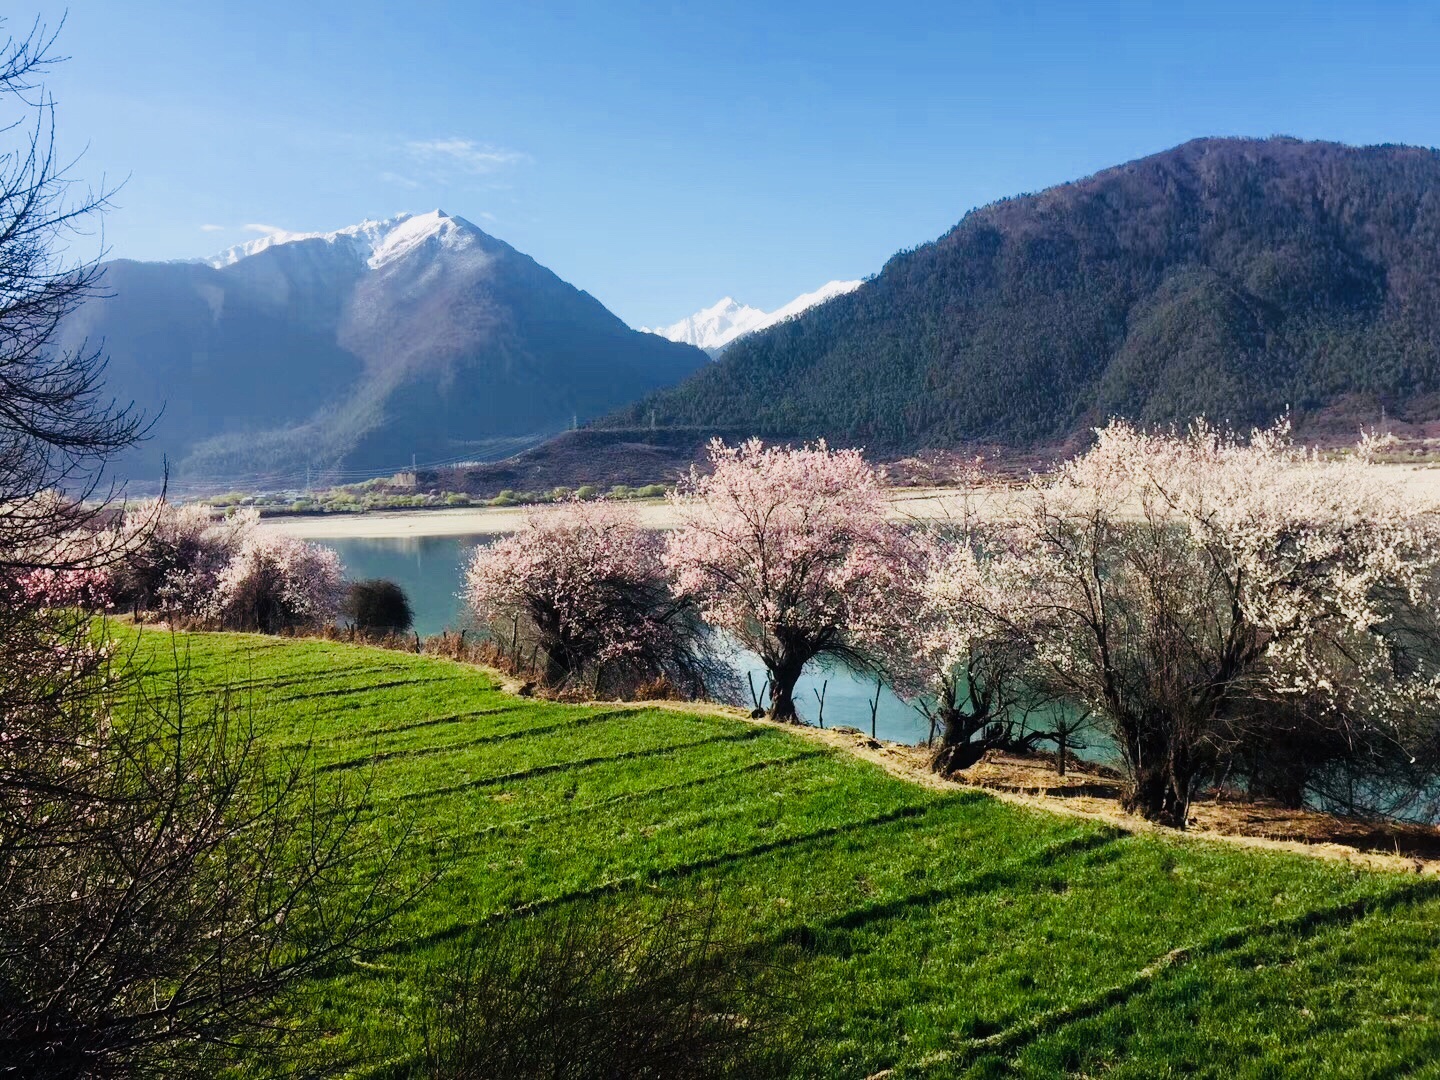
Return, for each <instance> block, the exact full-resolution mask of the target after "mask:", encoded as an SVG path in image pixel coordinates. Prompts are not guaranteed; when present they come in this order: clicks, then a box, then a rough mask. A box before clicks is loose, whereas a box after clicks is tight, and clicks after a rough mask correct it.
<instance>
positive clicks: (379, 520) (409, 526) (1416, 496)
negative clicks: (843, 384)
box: [261, 465, 1440, 540]
mask: <svg viewBox="0 0 1440 1080" xmlns="http://www.w3.org/2000/svg"><path fill="white" fill-rule="evenodd" d="M1378 468H1380V469H1381V470H1383V472H1384V474H1385V478H1386V480H1387V481H1389V482H1391V483H1394V484H1395V485H1396V486H1397V488H1398V489H1399V491H1400V492H1401V494H1402V495H1403V497H1404V498H1406V499H1407V500H1409V501H1411V502H1413V503H1418V504H1421V505H1424V506H1427V507H1431V508H1440V467H1433V466H1430V467H1427V466H1417V465H1381V466H1378ZM1006 496H1007V493H1005V492H1002V491H995V492H980V493H978V496H977V493H974V492H971V493H966V492H962V491H960V490H958V489H955V488H897V489H895V491H894V492H893V493H892V495H891V497H890V505H891V513H892V516H894V517H896V518H912V519H919V520H934V519H937V518H945V517H954V516H957V514H958V513H959V510H960V507H961V504H962V502H963V501H964V500H965V499H966V498H967V497H971V498H975V497H978V498H979V500H980V501H981V502H982V504H983V503H984V502H985V501H986V500H992V499H993V500H1004V499H1005V498H1006ZM628 505H630V506H632V507H633V508H634V510H635V512H636V514H637V515H638V516H639V519H640V524H642V525H644V526H647V527H649V528H652V529H669V528H673V527H674V526H675V524H676V513H675V509H674V508H673V507H672V506H670V504H669V503H667V502H665V501H663V500H660V499H653V500H652V499H645V500H637V501H635V502H633V503H629V504H628ZM527 512H528V510H527V508H526V507H523V506H503V507H502V506H496V507H488V506H487V507H466V508H463V509H458V510H393V511H392V510H373V511H370V512H369V513H363V514H307V515H301V516H295V517H270V518H265V519H264V521H263V522H262V523H261V525H262V527H263V528H266V529H273V530H274V531H276V532H283V533H287V534H289V535H290V536H297V537H300V538H301V539H304V540H352V539H396V538H401V537H421V536H494V535H498V534H501V533H510V532H514V531H515V530H517V529H518V528H520V526H521V524H523V523H524V520H525V514H526V513H527Z"/></svg>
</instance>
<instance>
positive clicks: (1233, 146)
mask: <svg viewBox="0 0 1440 1080" xmlns="http://www.w3.org/2000/svg"><path fill="white" fill-rule="evenodd" d="M1287 408H1288V409H1289V410H1291V411H1292V414H1293V415H1294V416H1295V417H1296V418H1297V419H1298V420H1299V421H1301V422H1308V421H1310V420H1313V419H1314V418H1315V417H1316V416H1317V415H1319V416H1322V417H1323V416H1324V415H1326V414H1327V412H1328V413H1329V414H1330V415H1337V414H1338V413H1340V412H1343V413H1344V415H1346V416H1351V417H1353V416H1357V415H1358V416H1366V415H1373V416H1374V417H1376V418H1378V416H1379V413H1380V409H1381V408H1386V409H1388V410H1389V415H1391V416H1400V417H1402V418H1407V419H1414V420H1428V419H1435V418H1437V417H1440V153H1437V152H1436V151H1434V150H1430V149H1420V148H1414V147H1403V146H1371V147H1361V148H1357V147H1350V146H1342V145H1338V144H1335V143H1320V142H1301V141H1298V140H1295V139H1285V138H1275V139H1264V140H1256V139H1200V140H1196V141H1193V142H1189V143H1185V144H1184V145H1182V146H1179V147H1176V148H1175V149H1172V150H1168V151H1165V152H1164V153H1160V154H1156V155H1154V156H1151V157H1146V158H1142V159H1140V160H1138V161H1133V162H1130V163H1129V164H1125V165H1120V166H1118V167H1115V168H1112V169H1107V170H1105V171H1104V172H1100V173H1097V174H1095V175H1094V176H1091V177H1089V178H1087V179H1084V180H1079V181H1076V182H1074V183H1069V184H1062V185H1060V186H1059V187H1054V188H1050V189H1049V190H1046V191H1043V192H1040V193H1039V194H1036V195H1026V196H1021V197H1017V198H1013V199H1006V200H1002V201H1001V202H998V203H994V204H992V205H990V206H986V207H984V208H981V209H978V210H975V211H973V212H971V213H969V214H967V215H966V216H965V217H964V219H963V220H961V221H960V223H959V224H958V225H956V226H955V227H954V228H953V229H952V230H951V231H950V232H948V233H946V234H945V235H944V236H942V237H941V238H940V239H938V240H936V241H934V242H933V243H929V244H925V245H923V246H921V247H919V248H916V249H914V250H912V251H905V252H902V253H900V254H898V255H896V256H895V257H894V258H892V259H891V260H890V261H889V262H888V263H887V264H886V265H885V267H884V268H883V269H882V270H881V271H880V273H879V274H878V275H876V276H875V277H873V278H870V279H868V280H867V281H866V282H865V283H864V284H863V285H862V286H860V287H859V288H858V289H856V290H854V291H853V292H849V293H847V294H845V295H843V296H840V297H837V298H835V299H834V300H832V301H830V302H829V303H826V304H822V305H820V306H818V307H815V308H812V309H811V310H809V311H806V312H804V313H802V314H800V315H798V316H796V317H795V318H792V319H787V320H785V321H784V322H782V323H779V324H777V325H774V326H772V327H770V328H768V329H765V330H761V331H759V332H754V333H750V334H748V335H746V336H744V337H743V338H741V339H740V340H737V341H736V342H735V343H734V344H733V345H731V346H730V347H729V348H728V349H727V350H726V351H725V354H724V356H722V357H721V358H720V360H719V361H718V362H717V363H714V364H709V365H706V366H705V367H704V368H703V369H701V370H700V371H698V372H697V373H696V374H695V375H693V376H691V377H690V378H689V379H687V380H686V381H685V382H683V383H681V384H680V385H679V386H676V387H673V388H670V389H663V390H658V391H656V392H654V393H652V394H650V395H648V396H647V397H645V398H644V399H642V400H641V401H640V402H638V403H637V404H635V405H634V406H632V407H630V408H628V409H623V410H620V411H619V412H617V413H616V414H614V415H612V416H611V417H610V418H609V419H608V420H607V421H605V422H604V423H605V424H606V425H607V426H614V427H627V426H628V427H643V426H645V425H648V424H650V423H652V422H654V423H658V424H659V425H662V426H667V425H668V426H673V427H677V428H697V429H701V430H704V429H717V430H718V429H735V428H746V429H748V430H751V431H754V432H756V433H758V434H769V435H783V436H787V437H813V436H822V435H823V436H826V437H828V438H830V439H831V440H833V441H837V442H841V443H845V444H860V445H865V446H868V447H870V448H872V449H874V450H877V451H880V452H892V451H897V452H898V451H910V450H914V449H919V448H925V447H944V446H953V445H956V444H959V443H962V442H964V441H966V440H987V441H995V442H1003V443H1008V444H1012V445H1033V444H1038V443H1046V442H1056V441H1060V440H1064V439H1066V438H1067V437H1071V436H1075V435H1076V434H1078V433H1082V432H1083V431H1084V430H1085V429H1086V428H1087V427H1088V426H1091V425H1094V424H1097V423H1100V422H1103V420H1104V419H1105V418H1107V417H1109V416H1112V415H1122V416H1127V417H1131V418H1134V419H1136V420H1140V421H1144V422H1157V423H1168V422H1184V421H1187V420H1190V419H1191V418H1193V417H1196V416H1202V415H1203V416H1206V417H1209V418H1210V419H1212V420H1215V421H1220V422H1229V423H1232V424H1235V425H1249V424H1253V423H1262V422H1265V421H1268V420H1270V419H1272V418H1274V417H1276V416H1278V415H1280V414H1282V413H1283V412H1285V411H1286V410H1287Z"/></svg>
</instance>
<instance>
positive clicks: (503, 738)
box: [315, 709, 632, 783]
mask: <svg viewBox="0 0 1440 1080" xmlns="http://www.w3.org/2000/svg"><path fill="white" fill-rule="evenodd" d="M500 711H504V710H500ZM474 715H483V714H480V713H477V714H474ZM630 715H632V714H631V712H630V710H628V709H616V710H614V711H611V712H603V713H596V714H594V715H593V716H581V717H577V718H576V719H574V720H570V721H567V722H565V723H563V724H550V725H547V726H545V727H541V728H522V729H521V730H519V731H506V732H500V733H499V734H496V735H479V736H477V737H475V738H473V739H466V740H465V741H464V742H457V743H442V744H440V745H439V746H412V747H406V748H404V749H401V750H379V751H377V752H375V753H373V754H367V755H365V756H364V757H361V758H350V759H348V760H346V761H333V762H331V763H330V764H328V765H321V766H320V767H319V768H317V769H316V770H315V771H316V772H336V771H338V770H340V769H356V768H361V767H363V766H365V765H375V764H379V763H380V762H382V761H390V760H392V759H394V758H406V757H429V756H431V755H432V754H448V753H453V752H455V751H460V750H470V749H473V748H475V747H477V746H485V745H487V744H490V743H498V742H509V741H511V740H514V739H521V738H524V737H526V736H527V735H544V734H548V733H551V732H555V731H561V730H565V729H567V728H573V727H581V726H584V725H587V724H596V723H601V722H603V721H605V720H613V719H615V718H616V717H617V716H630ZM557 767H558V766H557ZM477 783H479V781H477Z"/></svg>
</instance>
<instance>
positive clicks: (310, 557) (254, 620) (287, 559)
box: [208, 531, 344, 632]
mask: <svg viewBox="0 0 1440 1080" xmlns="http://www.w3.org/2000/svg"><path fill="white" fill-rule="evenodd" d="M343 596H344V572H343V568H342V567H341V564H340V557H339V556H338V555H337V554H336V553H335V552H334V551H333V550H332V549H330V548H327V547H322V546H321V545H319V544H307V543H305V542H304V541H303V540H297V539H295V538H294V537H292V536H285V535H283V534H281V533H270V532H259V531H255V532H251V533H250V534H249V535H248V536H246V537H245V539H244V540H243V542H242V543H241V545H240V549H239V551H238V552H236V554H235V557H234V558H233V559H231V560H230V562H229V563H228V564H227V565H226V566H225V568H224V570H222V571H221V572H220V575H219V577H218V578H217V579H216V582H215V591H214V593H213V595H212V598H211V601H210V604H209V606H208V613H209V614H211V615H212V616H213V617H214V618H216V619H217V620H218V621H220V622H221V623H222V624H224V625H226V626H233V627H235V628H237V629H260V630H263V631H266V632H273V631H275V630H280V629H286V628H290V627H295V626H303V625H309V624H314V623H319V622H323V621H324V620H326V619H329V618H332V617H333V616H334V615H335V613H336V612H337V611H338V610H339V608H340V602H341V600H342V599H343Z"/></svg>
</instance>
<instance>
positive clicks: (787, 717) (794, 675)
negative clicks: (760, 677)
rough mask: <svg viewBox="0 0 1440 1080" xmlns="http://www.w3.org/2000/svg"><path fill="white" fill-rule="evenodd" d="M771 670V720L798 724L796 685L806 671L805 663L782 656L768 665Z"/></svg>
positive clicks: (792, 657) (789, 656)
mask: <svg viewBox="0 0 1440 1080" xmlns="http://www.w3.org/2000/svg"><path fill="white" fill-rule="evenodd" d="M766 666H767V667H768V668H769V669H770V714H769V715H770V719H771V720H776V721H779V722H780V723H782V724H798V723H799V722H800V714H799V713H797V712H796V711H795V684H796V683H797V682H799V681H800V673H801V672H802V671H804V670H805V661H804V660H802V659H800V658H798V657H796V656H791V655H787V656H782V657H780V658H779V659H778V660H776V661H774V662H773V663H769V664H767V665H766Z"/></svg>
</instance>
